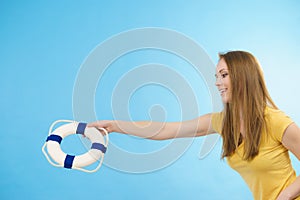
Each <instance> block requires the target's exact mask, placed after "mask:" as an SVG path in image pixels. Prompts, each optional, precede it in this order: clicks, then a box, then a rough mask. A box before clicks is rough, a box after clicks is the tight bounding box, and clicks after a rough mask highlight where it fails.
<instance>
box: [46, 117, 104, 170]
mask: <svg viewBox="0 0 300 200" xmlns="http://www.w3.org/2000/svg"><path fill="white" fill-rule="evenodd" d="M59 122H69V123H68V124H64V125H62V126H60V127H58V128H57V129H55V130H54V131H53V132H52V129H53V127H54V125H55V124H57V123H59ZM86 125H87V124H86V123H79V122H76V121H70V120H58V121H55V122H54V123H53V124H52V125H51V127H50V130H49V134H48V137H47V140H46V142H45V144H44V146H43V147H42V151H43V153H44V155H45V156H46V158H47V160H48V161H49V163H50V164H52V165H53V166H56V167H64V168H68V169H77V170H81V171H84V172H90V173H91V172H95V171H97V170H98V169H99V168H100V166H101V165H102V162H103V158H104V153H105V152H106V148H107V145H108V140H109V139H108V132H107V131H106V130H105V129H104V128H101V129H100V130H102V131H103V132H104V133H105V136H106V137H105V140H104V137H103V135H102V134H101V133H100V132H99V130H98V129H96V128H94V127H86ZM72 134H84V135H85V136H86V138H88V139H89V140H90V141H91V143H92V146H91V149H90V150H89V151H88V152H86V153H85V154H82V155H79V156H74V155H68V154H66V153H64V152H63V151H62V150H61V148H60V143H61V141H62V140H63V139H64V138H65V137H67V136H69V135H72ZM45 147H47V152H48V154H49V155H50V157H51V158H52V160H54V161H55V162H56V163H54V162H52V161H51V159H50V158H49V156H48V154H47V153H46V151H45ZM100 158H101V160H100V162H99V165H98V166H97V167H96V168H95V169H94V170H87V169H84V168H83V167H86V166H88V165H91V164H93V163H95V162H96V161H98V160H99V159H100Z"/></svg>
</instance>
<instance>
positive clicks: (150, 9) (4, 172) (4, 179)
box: [0, 0, 300, 199]
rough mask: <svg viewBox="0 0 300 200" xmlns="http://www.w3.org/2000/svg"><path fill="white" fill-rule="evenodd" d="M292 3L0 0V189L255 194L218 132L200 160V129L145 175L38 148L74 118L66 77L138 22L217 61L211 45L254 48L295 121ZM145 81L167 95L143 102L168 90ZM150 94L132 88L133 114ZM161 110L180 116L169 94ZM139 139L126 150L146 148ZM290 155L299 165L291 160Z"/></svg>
mask: <svg viewBox="0 0 300 200" xmlns="http://www.w3.org/2000/svg"><path fill="white" fill-rule="evenodd" d="M299 10H300V3H299V1H297V0H285V1H283V0H281V1H280V0H279V1H271V0H267V1H259V0H255V1H243V2H239V1H232V0H229V1H221V0H220V1H217V0H212V1H209V2H207V1H196V0H195V1H189V0H187V1H174V0H172V1H171V0H170V1H159V0H154V1H126V2H125V1H5V0H1V2H0V13H1V14H0V15H1V17H0V29H1V31H0V41H1V43H0V44H1V48H0V57H1V59H0V72H1V79H0V91H1V94H2V95H1V98H0V110H1V117H0V118H1V135H0V142H1V145H0V162H1V168H0V177H1V179H0V198H1V199H72V198H73V199H81V198H94V199H104V198H105V199H141V198H142V199H252V196H251V193H250V191H249V189H248V188H247V186H246V184H245V183H244V182H243V180H242V179H241V178H240V176H239V175H238V174H237V173H236V172H234V171H233V170H231V169H230V168H229V167H228V166H227V164H226V162H225V161H222V160H220V153H221V140H220V141H219V142H218V144H217V146H216V147H215V148H214V149H213V151H212V152H211V153H210V154H209V156H207V157H205V158H204V159H202V160H199V159H198V153H199V150H200V146H201V144H202V141H203V139H202V138H197V139H196V140H195V141H194V143H193V144H192V146H191V147H190V148H189V149H188V151H187V152H186V153H185V154H184V155H183V156H182V157H181V158H180V159H179V160H177V161H176V162H175V163H173V164H172V165H170V166H168V167H166V168H164V169H161V170H159V171H155V172H152V173H145V174H131V173H124V172H121V171H117V170H114V169H111V168H109V167H107V166H103V167H102V168H101V170H100V171H98V172H97V173H94V174H86V173H82V172H79V171H75V170H65V169H59V168H54V167H52V166H51V165H50V164H49V163H48V162H47V161H46V159H45V158H44V156H43V154H42V152H41V147H42V145H43V143H44V140H45V138H46V136H47V131H48V128H49V126H50V124H51V123H52V122H53V121H55V120H57V119H72V118H73V113H72V92H73V86H74V82H75V80H76V76H77V73H78V71H79V69H80V65H81V64H82V62H83V61H84V59H85V58H86V57H87V55H88V54H89V53H90V52H91V51H92V50H93V49H94V48H95V46H96V45H98V44H99V43H101V42H103V41H104V40H106V39H107V38H109V37H111V36H113V35H116V34H118V33H120V32H123V31H126V30H129V29H134V28H143V27H161V28H168V29H172V30H175V31H178V32H180V33H183V34H185V35H187V36H188V37H190V38H192V39H193V40H195V41H196V42H197V43H198V44H199V45H201V46H202V47H203V48H204V49H205V50H206V51H207V53H208V54H209V56H211V58H212V60H213V61H214V62H215V63H216V62H217V53H218V52H222V51H227V50H231V49H242V50H247V51H250V52H252V53H253V54H254V55H255V56H256V57H257V58H258V59H259V61H260V62H261V64H262V67H263V69H264V73H265V78H266V82H267V85H268V88H269V91H270V93H271V96H272V97H273V99H274V101H275V102H276V103H277V105H278V106H279V107H280V108H281V109H282V110H284V111H285V112H286V113H287V114H288V115H290V116H291V117H292V118H293V119H294V120H295V122H296V123H298V124H299V123H300V116H299V114H298V113H299V111H300V106H299V104H298V102H299V99H300V96H299V92H298V91H299V82H298V80H299V73H300V68H299V56H300V53H299V52H300V37H299V35H300V26H299V25H300V13H299ZM156 53H157V52H156ZM156 53H154V54H153V55H152V57H151V56H150V57H147V58H143V56H138V57H139V59H140V60H139V63H143V62H145V63H147V62H151V59H149V58H153V59H154V58H155V55H156ZM132 59H136V58H134V57H133V58H132ZM143 59H145V60H143ZM169 65H171V66H172V63H169ZM133 67H134V66H133ZM115 70H116V71H115V72H119V70H118V69H117V68H116V69H115ZM178 70H179V71H180V69H178ZM182 71H184V70H182ZM112 73H113V72H112ZM124 73H126V72H124ZM108 74H109V73H108ZM119 74H120V76H121V75H122V73H119ZM186 76H187V78H189V76H192V75H189V73H187V74H186ZM103 87H104V88H102V89H103V90H105V87H108V88H109V86H108V85H107V86H105V85H104V86H103ZM150 87H151V86H150ZM193 87H196V84H194V85H193ZM150 89H151V90H155V89H157V91H158V93H159V94H160V95H165V97H166V98H165V100H164V99H163V98H162V99H160V100H157V98H155V95H154V98H153V99H152V101H148V102H147V106H148V107H149V106H151V105H152V104H156V103H160V104H165V103H166V101H171V100H170V99H172V98H173V97H172V94H170V92H169V91H167V90H163V89H162V88H150ZM99 93H101V90H97V97H98V96H99V95H101V94H99ZM167 97H169V99H168V98H167ZM148 98H150V97H149V96H146V97H144V99H143V97H142V96H141V95H139V93H137V94H136V96H133V97H132V99H131V104H130V112H131V114H132V117H133V119H142V118H144V119H147V117H149V116H148V109H144V110H143V109H137V108H139V107H141V108H143V100H145V99H148ZM96 99H97V98H96ZM132 102H133V103H132ZM199 103H201V102H199ZM206 103H207V102H206V101H204V102H203V106H204V107H205V105H206ZM148 104H149V105H148ZM96 107H97V110H101V109H102V110H104V112H102V113H98V112H97V116H98V118H99V119H108V118H111V116H112V115H111V113H110V111H109V108H106V109H104V108H101V105H96ZM166 109H167V111H170V114H169V115H168V116H167V119H166V120H170V121H172V120H177V119H178V116H179V114H178V113H177V111H178V105H177V104H176V103H173V104H170V105H169V107H166ZM172 110H173V112H174V113H175V114H174V113H172ZM201 112H203V113H205V112H206V110H205V109H204V110H201ZM201 114H202V113H201ZM111 138H112V141H115V142H116V143H117V144H119V145H121V146H122V145H123V148H125V149H127V148H128V149H129V148H131V147H132V145H131V144H130V141H132V142H133V143H134V144H136V140H137V139H132V138H131V139H128V138H125V139H124V141H126V144H125V143H122V139H123V138H124V136H120V135H119V134H115V133H114V134H112V136H111ZM138 141H140V142H141V143H144V144H146V145H145V148H148V147H149V149H151V144H156V145H158V146H159V144H157V142H156V141H155V142H154V141H142V140H138ZM64 145H65V146H64V148H65V149H68V151H81V150H82V149H81V150H80V149H79V150H78V149H77V147H76V148H75V147H74V146H81V143H80V142H79V140H78V138H74V137H72V138H71V139H67V140H66V143H65V144H64ZM72 148H74V149H72ZM141 148H142V147H139V148H136V149H135V148H133V149H130V150H134V151H136V150H137V149H140V151H141V152H143V151H144V150H143V149H141ZM292 159H293V164H294V166H295V168H296V171H297V172H299V170H300V168H299V164H298V162H297V161H296V159H295V158H294V157H293V158H292ZM136 164H138V163H136Z"/></svg>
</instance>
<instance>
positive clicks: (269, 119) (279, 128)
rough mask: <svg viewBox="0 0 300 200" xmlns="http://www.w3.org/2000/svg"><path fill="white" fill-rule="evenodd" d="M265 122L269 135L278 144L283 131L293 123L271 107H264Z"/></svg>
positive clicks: (285, 115) (283, 113)
mask: <svg viewBox="0 0 300 200" xmlns="http://www.w3.org/2000/svg"><path fill="white" fill-rule="evenodd" d="M265 120H266V123H267V128H268V130H269V131H270V133H271V134H272V135H274V136H275V138H276V140H277V141H280V142H281V139H282V136H283V133H284V131H285V129H286V128H287V127H288V126H289V125H290V124H291V123H293V120H292V119H291V118H290V117H289V116H288V115H287V114H286V113H285V112H283V111H282V110H280V109H276V108H272V107H266V110H265Z"/></svg>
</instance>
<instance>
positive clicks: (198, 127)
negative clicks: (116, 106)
mask: <svg viewBox="0 0 300 200" xmlns="http://www.w3.org/2000/svg"><path fill="white" fill-rule="evenodd" d="M210 122H211V114H206V115H203V116H200V117H198V118H196V119H193V120H189V121H184V122H151V121H138V122H129V121H119V120H111V121H109V120H103V121H96V122H92V123H89V124H88V126H89V127H96V128H105V129H106V130H107V131H108V132H109V133H110V132H118V133H123V134H129V135H134V136H138V137H143V138H147V139H152V140H166V139H172V138H182V137H195V136H202V135H206V134H211V133H214V132H215V131H214V130H213V129H212V127H211V124H210Z"/></svg>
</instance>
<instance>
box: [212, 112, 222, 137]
mask: <svg viewBox="0 0 300 200" xmlns="http://www.w3.org/2000/svg"><path fill="white" fill-rule="evenodd" d="M222 124H223V114H222V112H219V113H212V116H211V126H212V128H213V129H214V130H215V131H216V132H217V133H220V134H221V133H222Z"/></svg>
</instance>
